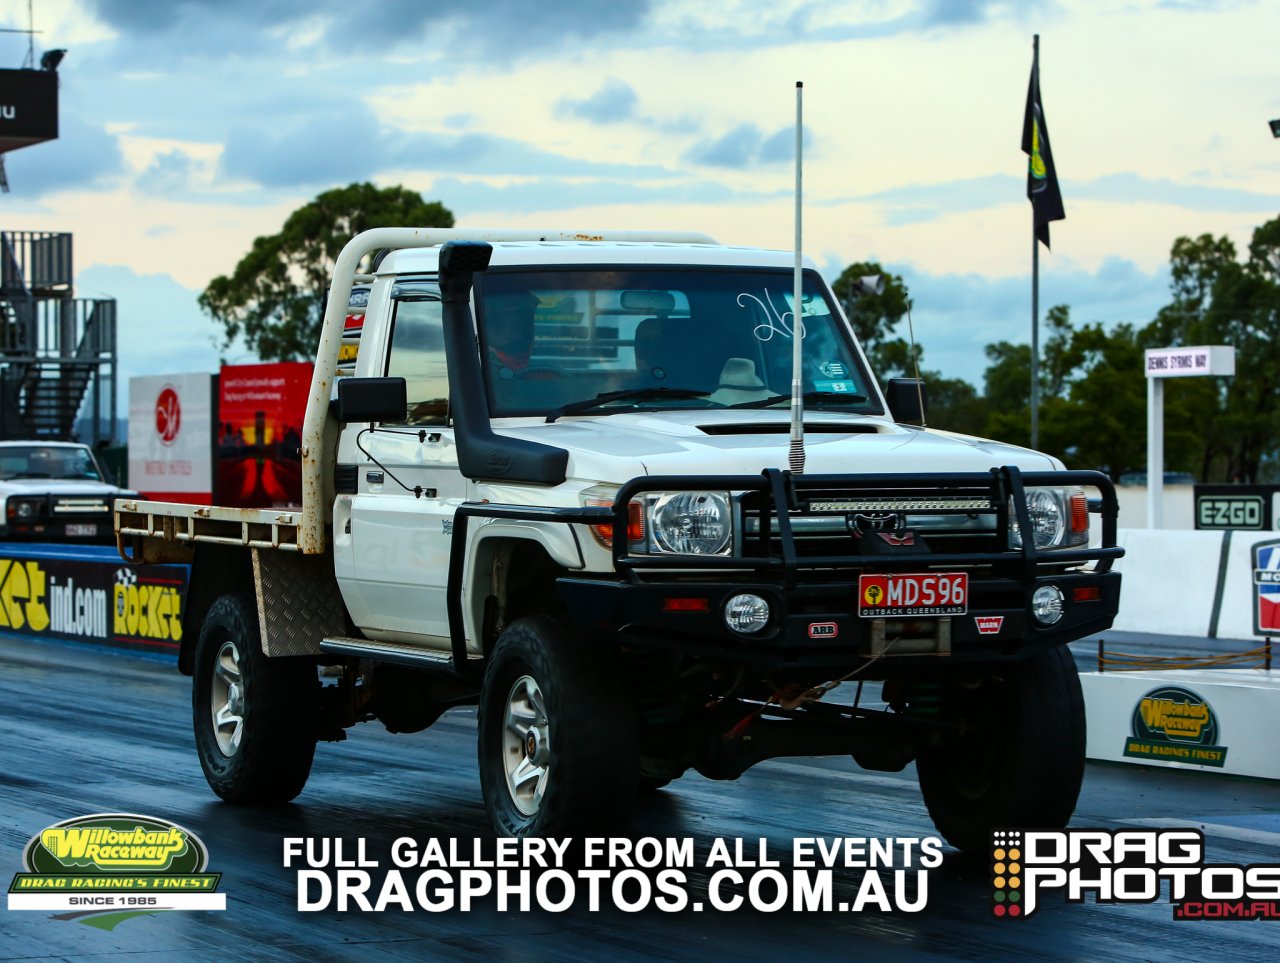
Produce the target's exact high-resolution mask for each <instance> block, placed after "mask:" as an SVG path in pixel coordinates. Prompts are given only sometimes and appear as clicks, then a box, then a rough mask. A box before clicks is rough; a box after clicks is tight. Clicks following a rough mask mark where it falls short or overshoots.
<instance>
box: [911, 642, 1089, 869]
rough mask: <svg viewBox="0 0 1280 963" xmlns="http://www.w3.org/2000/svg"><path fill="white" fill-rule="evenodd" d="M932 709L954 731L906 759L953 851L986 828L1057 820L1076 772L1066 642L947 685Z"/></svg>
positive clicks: (972, 846)
mask: <svg viewBox="0 0 1280 963" xmlns="http://www.w3.org/2000/svg"><path fill="white" fill-rule="evenodd" d="M942 713H943V715H944V717H945V718H947V719H948V720H949V721H953V722H959V723H960V724H961V730H960V732H959V734H957V735H956V736H953V737H951V738H948V739H947V740H945V741H944V742H943V743H942V744H941V745H939V746H932V747H929V748H928V749H925V750H923V751H921V752H920V754H919V757H918V758H917V760H916V768H917V771H918V773H919V776H920V789H921V791H922V793H923V795H924V801H925V805H926V806H928V808H929V815H930V816H931V817H933V823H934V825H935V826H937V827H938V831H939V832H940V833H942V835H943V836H945V837H946V839H947V841H948V842H950V843H951V845H953V846H955V847H956V849H959V850H961V851H963V852H966V853H970V854H979V853H983V852H986V851H988V850H989V849H990V846H991V833H992V830H994V829H1005V828H1009V829H1018V828H1022V827H1035V828H1043V829H1061V828H1062V827H1064V826H1066V824H1067V822H1068V821H1069V820H1070V819H1071V814H1072V813H1073V812H1074V811H1075V806H1076V799H1077V797H1078V796H1079V795H1080V784H1081V782H1082V781H1083V779H1084V760H1085V711H1084V695H1083V693H1082V692H1081V690H1080V677H1079V675H1078V674H1077V673H1076V665H1075V660H1074V659H1073V658H1072V657H1071V653H1070V651H1068V649H1067V647H1066V646H1059V647H1057V648H1053V649H1048V650H1046V651H1044V652H1041V653H1039V654H1037V655H1035V656H1032V657H1031V658H1029V659H1026V660H1024V661H1022V662H1019V663H1017V664H1016V665H1012V666H1010V667H1009V668H1008V669H1003V668H1002V669H1001V670H1000V672H999V674H998V675H992V676H990V677H988V678H986V679H984V680H983V681H982V683H981V684H980V685H975V686H973V687H964V686H960V685H951V686H949V687H948V688H946V689H945V690H944V692H943V703H942Z"/></svg>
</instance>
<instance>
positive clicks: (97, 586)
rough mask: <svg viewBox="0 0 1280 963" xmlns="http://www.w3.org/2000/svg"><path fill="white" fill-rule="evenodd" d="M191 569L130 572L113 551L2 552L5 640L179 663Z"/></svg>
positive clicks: (0, 625)
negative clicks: (136, 653)
mask: <svg viewBox="0 0 1280 963" xmlns="http://www.w3.org/2000/svg"><path fill="white" fill-rule="evenodd" d="M188 571H189V569H188V568H187V566H185V565H137V566H134V565H126V564H125V563H124V562H123V561H121V559H120V556H119V555H117V554H116V551H115V549H114V548H106V547H102V548H89V547H83V548H67V547H65V546H59V547H58V548H57V549H56V550H55V549H52V548H50V547H43V546H32V547H21V546H18V545H0V632H3V633H13V634H16V635H24V636H29V637H35V638H40V639H62V640H65V641H69V642H88V643H92V644H97V645H107V646H112V647H114V648H124V649H134V650H140V651H146V652H153V653H171V654H173V655H175V656H176V655H177V652H178V646H179V643H181V641H182V610H183V604H184V602H185V599H186V594H187V575H188Z"/></svg>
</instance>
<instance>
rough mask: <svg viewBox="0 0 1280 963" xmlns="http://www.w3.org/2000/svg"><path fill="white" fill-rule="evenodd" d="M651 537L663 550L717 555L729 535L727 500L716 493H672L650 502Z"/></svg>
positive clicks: (721, 550)
mask: <svg viewBox="0 0 1280 963" xmlns="http://www.w3.org/2000/svg"><path fill="white" fill-rule="evenodd" d="M652 517H653V537H654V540H655V541H656V542H657V543H658V548H659V549H660V550H661V551H663V552H669V553H672V554H676V555H720V554H723V553H724V551H725V550H726V549H727V548H728V547H729V539H730V536H731V534H732V530H731V528H730V523H729V518H730V512H729V499H728V497H727V496H725V495H721V494H719V493H718V492H673V493H671V494H669V495H663V496H662V497H660V498H658V499H657V500H656V501H655V502H654V503H653V508H652Z"/></svg>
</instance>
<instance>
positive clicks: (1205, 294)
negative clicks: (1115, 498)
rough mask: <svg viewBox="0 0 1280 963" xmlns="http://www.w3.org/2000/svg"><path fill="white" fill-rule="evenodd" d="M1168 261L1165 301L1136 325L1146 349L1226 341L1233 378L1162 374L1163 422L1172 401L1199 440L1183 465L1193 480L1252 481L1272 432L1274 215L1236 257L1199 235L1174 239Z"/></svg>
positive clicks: (1279, 333)
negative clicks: (1244, 256)
mask: <svg viewBox="0 0 1280 963" xmlns="http://www.w3.org/2000/svg"><path fill="white" fill-rule="evenodd" d="M1170 263H1171V267H1172V274H1173V282H1172V290H1173V301H1172V303H1171V304H1169V305H1166V306H1165V307H1164V308H1162V309H1161V310H1160V313H1159V314H1158V315H1157V316H1156V319H1155V320H1154V321H1153V322H1152V323H1151V324H1150V325H1149V326H1148V327H1147V328H1146V329H1144V330H1143V332H1142V337H1143V340H1144V341H1145V343H1146V346H1147V347H1164V346H1167V345H1191V344H1226V345H1231V346H1233V347H1234V348H1235V349H1236V374H1235V377H1234V378H1231V379H1209V378H1186V379H1171V380H1170V383H1169V384H1167V385H1166V388H1165V403H1166V418H1165V422H1166V425H1169V424H1170V423H1171V419H1170V417H1169V415H1168V405H1170V404H1171V403H1174V404H1179V405H1181V406H1182V407H1183V409H1184V410H1185V411H1186V412H1187V417H1188V418H1189V424H1188V425H1187V426H1186V427H1189V428H1190V429H1192V430H1193V432H1194V434H1195V435H1196V436H1197V437H1198V439H1199V442H1198V456H1199V457H1198V458H1197V457H1195V456H1194V455H1192V456H1191V458H1190V459H1189V461H1190V462H1191V464H1190V465H1189V467H1190V468H1191V470H1194V471H1196V472H1197V474H1198V475H1199V477H1200V478H1201V480H1203V481H1243V482H1249V481H1255V480H1257V479H1258V478H1259V476H1260V474H1261V473H1262V471H1263V466H1264V464H1273V463H1274V461H1275V458H1276V454H1277V446H1276V438H1277V436H1278V435H1280V403H1278V402H1277V395H1278V394H1280V218H1276V219H1274V220H1271V221H1268V222H1267V223H1266V224H1263V225H1261V226H1259V227H1258V228H1256V229H1255V230H1254V232H1253V238H1252V240H1251V242H1250V244H1249V256H1248V260H1246V261H1245V262H1244V263H1241V262H1240V261H1238V260H1237V258H1236V249H1235V245H1233V244H1232V243H1231V241H1230V239H1228V238H1225V237H1222V238H1216V239H1215V238H1213V237H1212V236H1210V235H1208V234H1205V235H1201V236H1200V237H1199V238H1196V239H1194V240H1192V239H1191V238H1186V237H1180V238H1178V239H1177V240H1176V241H1175V242H1174V244H1173V250H1172V254H1171V257H1170ZM1175 382H1183V383H1181V384H1178V383H1175ZM1166 430H1167V429H1166ZM1167 464H1168V465H1169V466H1170V467H1173V465H1174V463H1173V461H1172V459H1170V461H1169V462H1167Z"/></svg>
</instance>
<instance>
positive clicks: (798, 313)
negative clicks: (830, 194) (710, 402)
mask: <svg viewBox="0 0 1280 963" xmlns="http://www.w3.org/2000/svg"><path fill="white" fill-rule="evenodd" d="M803 101H804V84H803V83H802V82H801V81H799V80H797V81H796V267H795V292H794V300H793V301H792V303H791V449H790V457H789V459H788V460H789V462H790V467H791V473H792V474H793V475H800V474H803V473H804V367H803V365H804V353H803V350H802V346H801V341H802V339H803V337H804V322H803V321H802V320H801V317H802V316H803V314H804V309H803V302H802V301H801V294H802V293H803V291H804V279H803V277H802V276H801V273H800V260H801V254H800V196H801V190H800V188H801V169H802V167H803V163H802V160H803V151H804V147H803V143H802V141H803V138H804V111H803V107H802V104H803Z"/></svg>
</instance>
